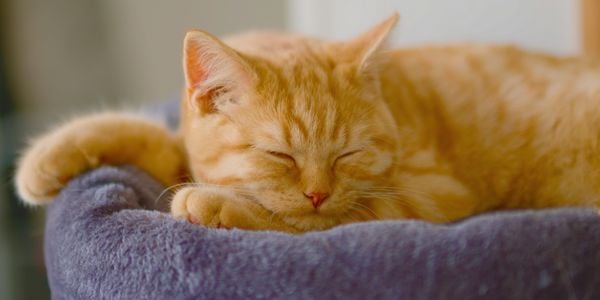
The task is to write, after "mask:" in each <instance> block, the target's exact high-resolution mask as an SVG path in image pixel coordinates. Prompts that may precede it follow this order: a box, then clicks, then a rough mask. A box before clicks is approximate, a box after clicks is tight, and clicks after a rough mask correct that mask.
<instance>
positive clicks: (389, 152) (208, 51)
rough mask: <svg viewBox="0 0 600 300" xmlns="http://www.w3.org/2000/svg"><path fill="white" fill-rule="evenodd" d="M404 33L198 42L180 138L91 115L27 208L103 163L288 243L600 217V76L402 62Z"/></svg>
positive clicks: (429, 59)
mask: <svg viewBox="0 0 600 300" xmlns="http://www.w3.org/2000/svg"><path fill="white" fill-rule="evenodd" d="M397 18H398V17H397V15H394V16H392V17H391V18H389V19H387V20H386V21H384V22H383V23H381V24H379V25H377V26H375V27H374V28H373V29H371V30H370V31H368V32H366V33H365V34H363V35H361V36H359V37H358V38H356V39H354V40H351V41H349V42H325V41H320V40H317V39H311V38H306V37H302V36H297V35H291V34H274V33H253V34H246V35H242V36H238V37H235V38H232V39H229V40H228V41H227V43H223V42H221V41H220V40H218V39H217V38H215V37H213V36H212V35H210V34H207V33H205V32H202V31H190V32H188V34H187V35H186V37H185V44H184V56H185V57H184V69H185V78H186V89H185V95H184V97H183V101H182V107H181V108H182V113H181V126H180V132H179V135H177V136H170V135H169V134H168V133H166V131H165V130H164V129H162V128H161V127H160V126H159V125H155V124H151V123H150V122H149V121H143V120H141V119H136V118H135V117H132V116H127V115H115V114H108V115H100V116H92V117H86V118H83V120H78V121H76V122H75V123H71V124H67V125H65V126H64V127H63V128H61V129H59V130H58V131H56V132H53V133H51V134H50V135H48V136H46V137H43V138H42V139H40V140H38V141H37V142H36V143H34V144H33V146H32V148H31V149H29V150H28V152H26V153H25V155H24V156H23V158H22V160H21V163H20V166H19V170H18V173H17V187H18V190H19V193H20V195H21V196H22V198H23V199H25V200H26V201H28V202H29V203H43V201H44V200H45V199H49V198H51V196H52V195H54V194H55V193H56V191H58V190H59V189H60V188H61V187H62V186H63V184H64V183H65V181H66V180H67V179H68V178H70V177H72V176H74V175H76V174H77V173H79V172H81V171H82V170H85V169H88V168H90V167H93V166H96V165H98V164H101V163H113V164H114V163H132V164H135V165H138V166H140V167H142V168H144V169H145V170H148V171H149V172H150V173H151V174H153V175H155V176H156V177H157V178H159V179H161V180H162V181H163V182H164V183H166V184H173V183H174V182H177V178H178V177H177V176H178V174H180V172H179V170H181V169H182V168H183V166H184V165H185V166H187V167H188V169H189V170H190V172H191V174H192V176H193V178H194V180H195V182H197V183H198V184H193V185H187V186H185V187H183V188H181V189H180V190H179V191H178V192H177V193H176V194H175V196H174V199H173V201H172V213H173V215H174V216H176V217H178V218H184V219H187V220H190V221H192V222H195V223H200V224H204V225H207V226H213V227H218V226H224V227H238V228H246V229H273V230H281V231H289V232H303V231H308V230H319V229H325V228H330V227H332V226H335V225H338V224H344V223H348V222H355V221H363V220H373V219H403V218H418V219H424V220H429V221H435V222H444V221H451V220H456V219H458V218H462V217H465V216H469V215H472V214H475V213H479V212H484V211H490V210H495V209H503V208H542V207H554V206H570V205H579V206H596V207H598V206H600V143H599V139H600V66H598V65H592V64H591V63H590V62H586V61H583V60H577V59H564V58H556V57H551V56H547V55H543V54H537V53H530V52H525V51H522V50H519V49H516V48H512V47H503V46H482V45H456V46H444V47H427V48H416V49H405V50H386V49H385V48H384V47H383V46H382V45H383V44H384V42H385V40H386V37H387V36H388V34H389V32H390V30H391V29H392V28H393V26H394V24H395V23H396V21H397ZM102 126H104V127H110V128H112V129H109V128H106V129H102ZM65 140H67V141H71V142H70V143H65ZM179 151H181V152H179Z"/></svg>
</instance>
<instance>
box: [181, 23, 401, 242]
mask: <svg viewBox="0 0 600 300" xmlns="http://www.w3.org/2000/svg"><path fill="white" fill-rule="evenodd" d="M397 18H398V16H397V15H394V16H392V17H391V18H389V19H387V20H385V21H384V22H382V23H380V24H379V25H377V26H375V27H374V28H372V29H371V30H369V31H368V32H366V33H364V34H362V35H360V36H359V37H358V38H356V39H353V40H351V41H348V42H335V43H333V42H324V41H319V40H316V39H310V38H304V37H299V36H293V35H281V34H253V35H252V34H251V35H247V36H244V37H239V38H237V39H232V40H231V43H229V45H226V44H225V43H223V42H221V41H220V40H218V39H217V38H215V37H213V36H211V35H210V34H207V33H205V32H202V31H190V32H188V34H187V35H186V38H185V43H184V69H185V77H186V89H185V95H184V100H183V103H182V124H181V130H182V133H183V135H184V139H185V148H186V151H187V154H188V156H189V160H190V164H191V165H190V167H191V170H192V174H193V176H194V179H195V180H196V181H198V182H205V183H210V184H216V185H224V186H228V187H231V188H232V189H234V190H235V191H238V192H239V193H240V194H242V195H245V196H248V197H251V198H253V199H256V201H258V202H259V203H260V205H262V206H264V207H265V208H267V209H268V210H270V211H272V212H273V213H275V214H276V215H278V216H280V217H282V218H283V219H284V220H285V221H286V222H288V223H290V224H291V225H294V226H296V227H298V228H300V229H305V230H306V229H322V228H328V227H331V226H333V225H336V224H339V223H342V222H345V220H346V221H348V219H350V220H352V218H353V216H354V215H355V214H354V213H355V212H356V211H362V212H363V213H364V211H365V208H364V203H362V199H363V198H365V197H367V196H369V193H370V190H371V189H372V188H374V187H382V186H385V185H386V182H387V180H388V178H389V177H390V176H391V175H392V173H393V169H394V168H393V166H394V162H395V153H396V149H395V148H396V144H395V140H396V129H395V127H394V122H393V119H392V117H391V115H390V113H389V111H388V110H387V108H386V105H385V103H384V102H383V100H382V99H381V95H380V89H379V82H378V76H377V68H378V64H379V63H380V62H381V60H382V58H383V57H384V56H385V55H383V54H382V51H381V48H382V44H383V43H384V41H385V40H386V37H387V36H388V34H389V32H390V30H391V29H392V28H393V26H394V24H395V23H396V21H397ZM234 48H235V50H234Z"/></svg>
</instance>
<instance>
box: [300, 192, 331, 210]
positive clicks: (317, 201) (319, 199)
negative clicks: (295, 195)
mask: <svg viewBox="0 0 600 300" xmlns="http://www.w3.org/2000/svg"><path fill="white" fill-rule="evenodd" d="M304 196H305V197H306V198H308V199H310V202H312V205H313V206H314V208H317V207H319V206H321V204H323V202H325V199H327V197H329V194H328V193H318V192H312V193H308V194H306V193H304Z"/></svg>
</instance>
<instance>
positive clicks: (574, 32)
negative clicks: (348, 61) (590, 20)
mask: <svg viewBox="0 0 600 300" xmlns="http://www.w3.org/2000/svg"><path fill="white" fill-rule="evenodd" d="M578 3H579V1H575V0H452V1H450V0H446V1H443V0H379V1H364V0H290V5H289V7H288V9H289V10H288V12H289V15H290V18H289V21H290V28H291V29H293V30H295V31H299V32H304V33H308V34H312V35H316V36H320V37H324V38H334V39H340V38H348V37H351V36H354V35H356V34H357V33H358V32H361V31H363V30H365V29H366V28H368V27H369V26H371V25H373V24H375V23H376V22H377V21H378V20H381V19H383V18H385V17H386V16H389V15H390V14H391V13H392V11H394V10H398V11H399V12H400V15H401V18H400V24H399V27H398V30H396V32H395V35H394V40H395V41H396V42H397V44H399V45H418V44H427V43H444V42H460V41H480V42H495V43H514V44H517V45H520V46H523V47H526V48H531V49H538V50H545V51H549V52H553V53H557V54H577V53H579V51H580V49H581V47H580V44H581V43H580V33H579V26H580V21H579V7H578Z"/></svg>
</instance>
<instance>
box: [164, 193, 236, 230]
mask: <svg viewBox="0 0 600 300" xmlns="http://www.w3.org/2000/svg"><path fill="white" fill-rule="evenodd" d="M229 198H230V195H228V194H227V193H226V192H222V191H218V190H215V189H210V188H194V187H191V188H184V189H182V190H180V191H179V192H177V193H176V194H175V196H174V198H173V202H172V203H171V213H172V215H173V216H174V217H176V218H178V219H184V220H187V221H188V222H190V223H193V224H198V225H203V226H206V227H212V228H232V227H235V225H234V224H230V223H231V222H230V221H231V220H230V218H228V217H227V213H228V209H227V207H228V206H227V205H225V204H226V202H227V201H229V200H230V199H229Z"/></svg>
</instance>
